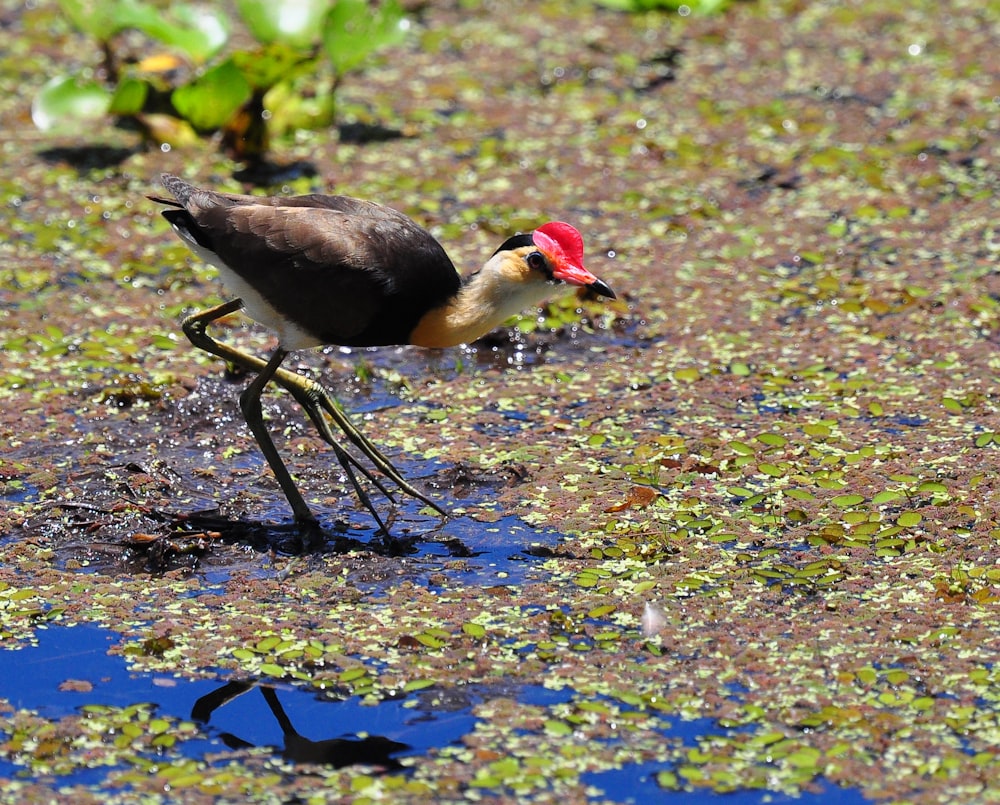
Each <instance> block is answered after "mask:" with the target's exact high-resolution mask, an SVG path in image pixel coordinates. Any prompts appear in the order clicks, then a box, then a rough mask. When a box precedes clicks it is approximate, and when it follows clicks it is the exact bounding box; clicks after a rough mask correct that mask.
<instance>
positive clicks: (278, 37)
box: [236, 0, 331, 48]
mask: <svg viewBox="0 0 1000 805" xmlns="http://www.w3.org/2000/svg"><path fill="white" fill-rule="evenodd" d="M330 5H331V0H281V2H275V0H236V8H237V9H238V10H239V12H240V16H241V17H243V21H244V22H245V23H246V24H247V28H249V29H250V33H252V34H253V35H254V38H255V39H256V40H257V41H258V42H263V43H265V44H270V43H272V42H281V43H282V44H285V45H290V46H292V47H295V48H307V47H310V46H311V45H315V44H316V43H318V42H319V40H320V35H321V33H322V30H323V18H324V17H325V16H326V14H327V12H328V11H329V10H330Z"/></svg>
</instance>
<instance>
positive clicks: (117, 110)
mask: <svg viewBox="0 0 1000 805" xmlns="http://www.w3.org/2000/svg"><path fill="white" fill-rule="evenodd" d="M148 94H149V84H147V83H146V82H145V81H140V80H139V79H138V78H125V79H122V81H121V83H120V84H119V85H118V86H117V87H116V88H115V92H114V95H112V96H111V104H110V107H109V108H108V111H109V112H110V113H111V114H113V115H137V114H139V112H141V111H142V107H143V104H145V103H146V96H147V95H148Z"/></svg>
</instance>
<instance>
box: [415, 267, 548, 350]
mask: <svg viewBox="0 0 1000 805" xmlns="http://www.w3.org/2000/svg"><path fill="white" fill-rule="evenodd" d="M526 268H527V267H526V266H524V264H523V261H522V260H521V259H520V258H519V257H517V256H516V255H514V254H513V253H512V252H501V253H500V254H496V255H494V256H493V257H492V258H490V260H489V262H487V263H486V265H485V266H483V268H482V270H481V271H479V272H478V273H476V274H473V275H472V276H471V277H469V279H468V280H467V281H466V282H465V283H464V284H463V285H462V287H461V289H460V290H459V292H458V293H457V294H456V295H455V296H453V297H452V298H451V299H449V300H448V301H447V302H446V303H445V304H443V305H441V306H440V307H436V308H434V309H432V310H430V311H428V312H427V313H426V314H425V315H424V317H423V318H422V319H421V320H420V322H419V323H418V324H417V326H416V328H415V329H414V330H413V333H412V334H411V335H410V343H411V344H415V345H416V346H420V347H451V346H455V345H456V344H467V343H469V342H471V341H475V340H476V339H477V338H479V337H480V336H482V335H485V334H486V333H488V332H489V331H490V330H492V329H494V328H495V327H498V326H499V325H501V324H503V322H505V321H506V320H507V319H509V318H510V317H511V316H514V315H515V314H517V313H520V312H521V311H522V310H524V309H525V308H527V307H531V306H532V305H537V304H538V303H539V302H541V301H542V300H543V299H545V298H546V297H548V296H549V295H551V294H552V292H553V290H554V287H555V286H553V285H552V283H549V282H545V281H543V280H539V279H537V278H535V277H534V276H532V275H531V274H530V273H529V272H527V270H526Z"/></svg>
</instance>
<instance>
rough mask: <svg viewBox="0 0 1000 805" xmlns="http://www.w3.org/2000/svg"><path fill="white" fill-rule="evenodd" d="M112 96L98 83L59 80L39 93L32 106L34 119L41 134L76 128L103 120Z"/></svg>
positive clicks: (76, 79) (73, 77) (46, 85)
mask: <svg viewBox="0 0 1000 805" xmlns="http://www.w3.org/2000/svg"><path fill="white" fill-rule="evenodd" d="M110 107H111V93H110V92H109V91H108V90H106V89H105V88H104V87H102V86H101V85H100V84H98V83H97V82H96V81H86V80H84V79H82V78H79V77H77V76H56V77H55V78H53V79H51V80H50V81H48V82H47V83H46V84H45V86H43V87H42V88H41V90H39V92H38V94H37V95H36V96H35V99H34V101H32V104H31V119H32V120H33V121H34V123H35V125H36V126H38V128H40V129H41V130H42V131H52V130H54V129H67V128H76V129H77V130H79V127H80V124H81V123H88V122H91V121H94V120H98V119H100V118H102V117H104V116H105V115H106V114H107V113H108V109H109V108H110Z"/></svg>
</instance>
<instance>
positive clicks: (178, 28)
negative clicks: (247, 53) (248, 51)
mask: <svg viewBox="0 0 1000 805" xmlns="http://www.w3.org/2000/svg"><path fill="white" fill-rule="evenodd" d="M125 5H126V8H127V13H122V14H121V17H120V18H121V19H126V20H128V22H129V27H132V28H136V29H138V30H140V31H142V32H143V33H144V34H146V35H147V36H149V37H151V38H152V39H156V40H157V41H159V42H162V43H163V44H165V45H168V46H170V47H172V48H177V49H178V50H181V51H183V52H184V53H185V54H186V55H187V56H188V58H190V59H191V60H192V61H194V62H197V63H198V64H203V63H204V62H206V61H208V60H209V59H210V58H211V57H212V56H214V55H215V54H216V53H218V52H219V51H220V50H221V49H222V46H223V45H225V44H226V42H227V41H228V40H229V20H228V19H227V18H226V16H225V15H224V14H223V13H222V12H221V11H217V10H215V9H212V8H210V7H209V6H207V5H202V6H195V5H188V4H187V3H180V4H173V5H171V6H170V7H169V11H165V10H160V9H157V8H153V7H152V6H147V5H145V4H143V3H139V2H137V0H130V2H128V3H127V4H125Z"/></svg>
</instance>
